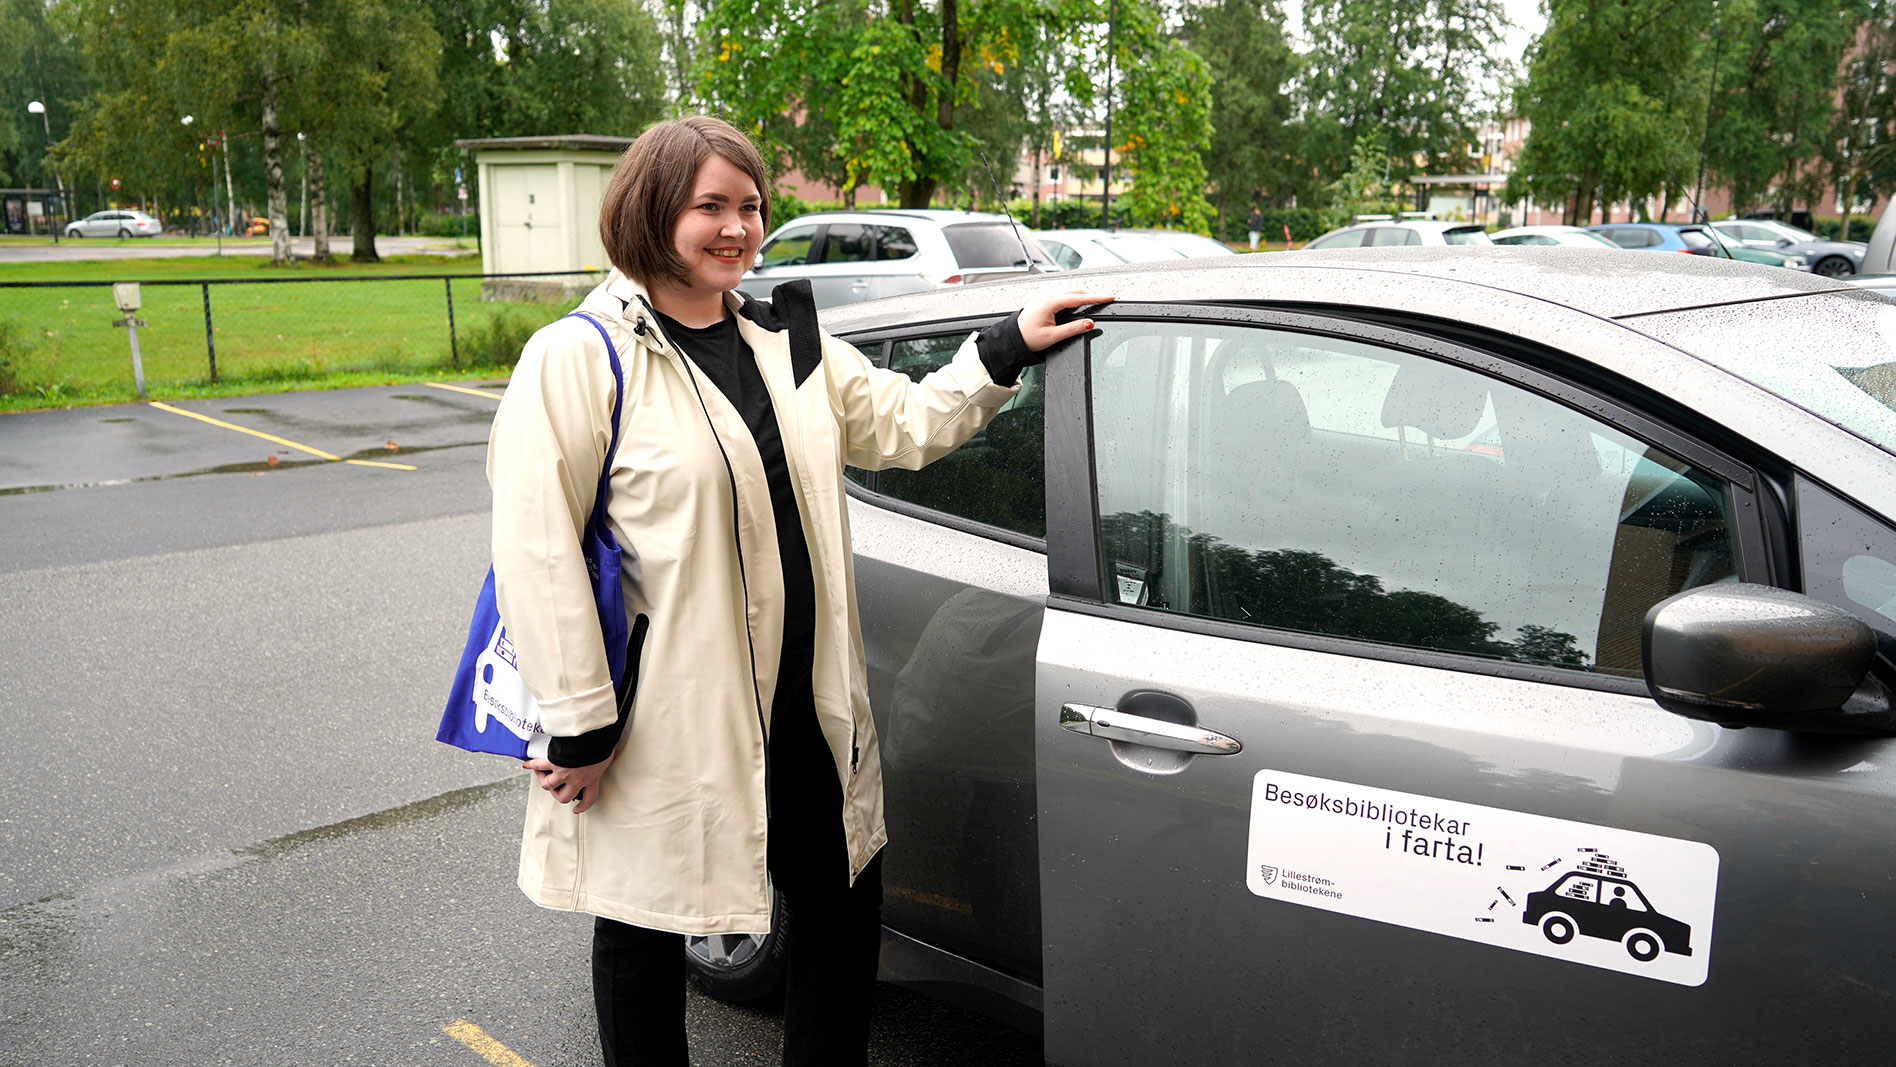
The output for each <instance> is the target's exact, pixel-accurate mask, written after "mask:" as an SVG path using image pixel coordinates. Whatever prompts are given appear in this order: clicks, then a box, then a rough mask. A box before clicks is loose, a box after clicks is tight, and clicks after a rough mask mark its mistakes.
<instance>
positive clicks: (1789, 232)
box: [1764, 222, 1823, 241]
mask: <svg viewBox="0 0 1896 1067" xmlns="http://www.w3.org/2000/svg"><path fill="white" fill-rule="evenodd" d="M1764 228H1765V229H1767V230H1774V231H1776V232H1778V233H1781V234H1783V235H1784V236H1786V237H1789V238H1790V239H1791V240H1793V241H1821V240H1823V238H1821V237H1819V236H1817V235H1816V234H1814V233H1811V232H1810V231H1809V230H1800V229H1798V228H1797V227H1795V226H1792V225H1791V224H1790V223H1788V222H1772V223H1767V224H1766V225H1765V227H1764Z"/></svg>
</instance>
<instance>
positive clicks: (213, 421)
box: [151, 400, 342, 460]
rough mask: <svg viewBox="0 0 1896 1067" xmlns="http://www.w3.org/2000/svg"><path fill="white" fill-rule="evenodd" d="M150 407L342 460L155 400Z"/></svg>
mask: <svg viewBox="0 0 1896 1067" xmlns="http://www.w3.org/2000/svg"><path fill="white" fill-rule="evenodd" d="M151 406H152V407H155V408H157V409H158V410H159V411H169V412H171V413H172V414H174V415H183V416H184V417H185V418H187V419H196V420H198V421H199V422H208V423H210V424H211V425H212V426H222V427H223V428H224V429H226V430H236V431H237V432H238V433H247V434H249V435H250V436H252V437H261V438H263V439H264V440H266V441H275V442H276V443H277V444H280V445H288V446H289V447H291V448H294V449H296V450H297V451H299V452H308V453H309V454H310V455H312V456H321V457H322V458H324V459H334V460H339V459H341V458H342V457H341V456H336V455H331V454H330V453H328V452H324V451H323V450H322V449H320V448H311V447H309V446H308V445H299V444H297V443H296V442H295V441H286V440H284V439H283V438H281V437H278V436H276V435H275V434H268V433H264V432H263V431H262V430H252V429H250V428H249V427H246V426H239V425H237V424H236V423H231V422H222V421H220V420H218V419H213V418H211V417H210V416H209V415H200V414H198V413H197V412H195V411H186V410H184V409H183V408H174V407H172V406H171V405H170V404H161V403H159V402H158V401H156V400H153V401H152V402H151Z"/></svg>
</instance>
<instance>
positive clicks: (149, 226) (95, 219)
mask: <svg viewBox="0 0 1896 1067" xmlns="http://www.w3.org/2000/svg"><path fill="white" fill-rule="evenodd" d="M164 230H165V227H164V223H162V222H159V221H158V220H157V219H155V218H153V217H151V216H150V215H147V214H145V213H144V212H143V211H133V210H130V209H129V208H127V209H114V210H112V211H94V212H93V213H92V214H90V215H87V216H86V217H85V218H83V219H77V220H75V221H73V222H69V223H67V224H66V236H67V237H117V238H119V239H121V240H123V239H124V238H127V237H156V236H158V235H159V234H161V233H163V232H164Z"/></svg>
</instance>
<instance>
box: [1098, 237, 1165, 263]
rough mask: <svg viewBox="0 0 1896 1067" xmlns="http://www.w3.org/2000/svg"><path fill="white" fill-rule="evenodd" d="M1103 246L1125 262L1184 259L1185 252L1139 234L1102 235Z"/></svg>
mask: <svg viewBox="0 0 1896 1067" xmlns="http://www.w3.org/2000/svg"><path fill="white" fill-rule="evenodd" d="M1098 244H1099V246H1100V247H1101V248H1104V249H1105V250H1106V251H1108V252H1111V253H1112V254H1113V255H1115V256H1118V257H1119V259H1120V261H1121V262H1124V263H1151V262H1155V261H1163V260H1167V259H1184V258H1185V253H1183V252H1180V251H1179V250H1178V249H1176V248H1169V247H1167V246H1165V245H1162V244H1160V243H1159V242H1157V241H1154V240H1153V239H1152V238H1150V237H1140V236H1138V235H1137V234H1122V235H1119V236H1114V237H1101V238H1100V239H1099V241H1098Z"/></svg>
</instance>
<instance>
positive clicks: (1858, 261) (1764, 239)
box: [1710, 219, 1868, 277]
mask: <svg viewBox="0 0 1896 1067" xmlns="http://www.w3.org/2000/svg"><path fill="white" fill-rule="evenodd" d="M1710 225H1711V227H1712V229H1714V230H1717V231H1718V233H1719V236H1721V237H1724V238H1725V239H1726V240H1730V241H1737V242H1738V243H1740V244H1742V245H1744V246H1745V247H1746V248H1756V249H1760V250H1763V251H1766V252H1776V253H1778V254H1780V255H1786V256H1797V257H1800V258H1802V259H1803V260H1804V262H1806V263H1808V264H1810V270H1811V272H1812V273H1813V274H1822V275H1825V276H1828V277H1839V276H1842V275H1849V274H1855V273H1857V272H1858V271H1860V270H1862V269H1863V251H1864V249H1865V248H1866V247H1868V246H1866V245H1865V244H1864V243H1863V242H1862V241H1827V240H1825V239H1823V238H1822V237H1819V236H1817V235H1816V234H1814V233H1811V232H1810V231H1809V230H1800V229H1798V228H1797V227H1795V226H1792V225H1791V224H1789V223H1786V222H1779V221H1777V220H1776V219H1721V220H1719V221H1717V222H1714V223H1711V224H1710Z"/></svg>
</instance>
